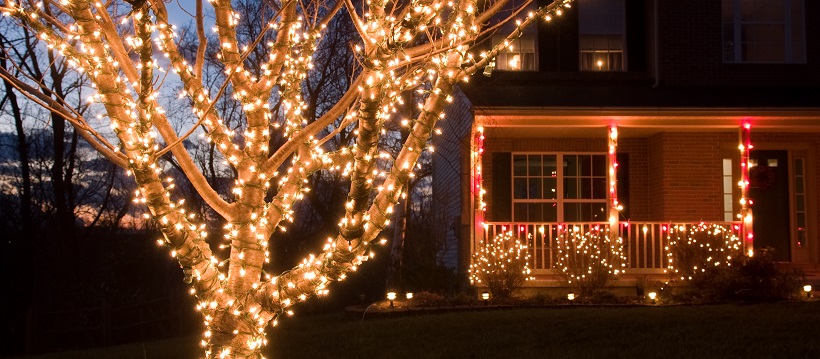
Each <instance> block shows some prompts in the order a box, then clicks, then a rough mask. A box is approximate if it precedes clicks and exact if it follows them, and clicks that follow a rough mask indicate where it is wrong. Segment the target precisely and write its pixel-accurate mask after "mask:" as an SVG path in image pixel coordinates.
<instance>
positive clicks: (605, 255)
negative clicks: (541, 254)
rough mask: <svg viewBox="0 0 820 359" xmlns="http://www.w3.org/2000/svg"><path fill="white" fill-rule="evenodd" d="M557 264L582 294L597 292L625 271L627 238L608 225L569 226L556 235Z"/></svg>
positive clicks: (565, 276)
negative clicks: (624, 240)
mask: <svg viewBox="0 0 820 359" xmlns="http://www.w3.org/2000/svg"><path fill="white" fill-rule="evenodd" d="M555 244H556V248H557V258H556V262H555V263H556V266H557V268H560V270H561V274H562V275H563V277H564V279H565V280H566V281H567V283H568V284H569V285H570V286H572V287H575V288H576V289H577V290H578V291H579V292H580V294H581V295H582V296H589V295H593V294H594V293H596V292H598V291H600V290H601V289H603V288H604V287H605V286H606V285H607V284H608V283H609V281H610V280H612V279H613V278H614V277H615V276H617V275H618V274H621V273H623V272H624V268H625V267H626V258H625V257H624V252H623V240H622V239H621V238H620V237H618V236H617V235H613V234H611V233H610V231H609V227H606V226H593V227H592V228H590V229H589V231H586V232H585V231H583V230H582V229H581V228H580V227H569V228H567V229H566V230H564V231H562V232H561V233H560V235H559V236H557V237H556V238H555Z"/></svg>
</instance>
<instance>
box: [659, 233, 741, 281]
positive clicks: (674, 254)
mask: <svg viewBox="0 0 820 359" xmlns="http://www.w3.org/2000/svg"><path fill="white" fill-rule="evenodd" d="M738 232H740V226H738V225H721V224H714V223H713V224H707V223H699V224H697V225H684V224H680V225H670V226H669V234H668V236H667V243H668V244H667V246H666V247H665V248H664V249H665V250H666V253H667V269H665V270H664V271H665V272H666V273H668V274H670V275H671V276H672V277H673V278H674V279H679V280H682V281H687V280H692V279H693V278H694V277H695V276H697V275H700V274H701V273H705V272H706V271H707V270H708V269H709V268H711V267H718V266H731V265H732V263H731V261H732V258H736V257H738V256H739V255H741V254H742V253H743V246H742V243H741V240H740V237H738V235H737V233H738Z"/></svg>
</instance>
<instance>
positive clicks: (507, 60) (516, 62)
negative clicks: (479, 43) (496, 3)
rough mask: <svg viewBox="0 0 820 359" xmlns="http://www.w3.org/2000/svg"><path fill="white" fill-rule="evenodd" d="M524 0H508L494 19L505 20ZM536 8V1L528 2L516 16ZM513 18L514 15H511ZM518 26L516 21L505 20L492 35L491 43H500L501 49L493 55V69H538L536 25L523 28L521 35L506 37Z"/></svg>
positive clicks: (494, 44)
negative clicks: (511, 37)
mask: <svg viewBox="0 0 820 359" xmlns="http://www.w3.org/2000/svg"><path fill="white" fill-rule="evenodd" d="M526 2H527V1H526V0H510V1H509V3H508V4H507V5H506V6H505V7H504V9H503V10H502V11H500V12H499V13H498V14H497V15H496V16H495V18H494V21H503V20H507V18H508V17H510V16H513V13H514V12H515V10H517V9H519V8H521V6H523V5H525V4H526ZM535 10H536V3H535V2H534V1H533V2H530V3H529V4H528V5H526V7H525V8H524V10H523V12H521V13H520V14H519V15H520V16H517V17H519V18H520V17H522V16H524V14H527V13H530V12H532V11H535ZM513 17H514V18H515V17H516V16H513ZM517 28H518V25H517V24H516V21H507V22H506V23H505V24H503V25H502V26H501V27H500V28H499V30H498V31H497V32H496V33H495V34H494V35H493V36H492V45H493V46H496V45H501V46H502V49H501V51H500V52H499V53H498V55H497V56H496V57H495V69H497V70H502V71H537V70H538V56H537V54H538V48H537V44H538V41H537V39H538V32H537V29H536V26H527V27H525V28H523V30H522V33H521V36H518V37H516V38H513V39H509V40H507V39H506V36H507V35H508V34H510V33H512V32H513V31H514V30H516V29H517Z"/></svg>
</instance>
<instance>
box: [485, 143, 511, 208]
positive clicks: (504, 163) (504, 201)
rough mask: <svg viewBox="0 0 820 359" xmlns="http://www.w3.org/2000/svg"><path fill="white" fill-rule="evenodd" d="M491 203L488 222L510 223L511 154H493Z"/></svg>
mask: <svg viewBox="0 0 820 359" xmlns="http://www.w3.org/2000/svg"><path fill="white" fill-rule="evenodd" d="M491 157H492V162H493V173H492V181H493V183H492V189H491V191H492V195H493V197H492V203H490V204H489V206H490V209H491V213H490V214H491V216H490V221H493V222H511V221H512V198H511V196H512V194H511V193H512V154H511V153H510V152H493V153H492V156H491Z"/></svg>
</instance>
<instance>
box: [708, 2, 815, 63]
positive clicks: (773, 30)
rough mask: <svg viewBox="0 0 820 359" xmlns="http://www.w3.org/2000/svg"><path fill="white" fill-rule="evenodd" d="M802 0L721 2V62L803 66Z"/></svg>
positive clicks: (804, 37)
mask: <svg viewBox="0 0 820 359" xmlns="http://www.w3.org/2000/svg"><path fill="white" fill-rule="evenodd" d="M803 9H804V0H723V62H734V63H739V62H752V63H754V62H757V63H804V62H806V27H805V14H804V11H803Z"/></svg>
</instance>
